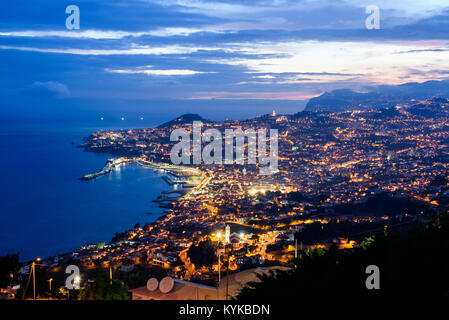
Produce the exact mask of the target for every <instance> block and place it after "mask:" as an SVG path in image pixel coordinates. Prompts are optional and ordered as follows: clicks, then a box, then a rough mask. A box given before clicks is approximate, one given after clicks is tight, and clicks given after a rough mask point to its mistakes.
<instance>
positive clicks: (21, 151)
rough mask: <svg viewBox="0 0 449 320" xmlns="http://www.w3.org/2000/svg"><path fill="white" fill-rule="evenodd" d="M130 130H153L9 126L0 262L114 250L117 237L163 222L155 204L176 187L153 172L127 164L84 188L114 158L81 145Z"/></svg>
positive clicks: (1, 140) (1, 186)
mask: <svg viewBox="0 0 449 320" xmlns="http://www.w3.org/2000/svg"><path fill="white" fill-rule="evenodd" d="M126 127H130V128H131V127H151V125H150V124H142V123H127V124H126V123H122V122H121V123H108V124H107V125H106V124H103V123H102V122H99V123H93V124H92V123H89V124H77V123H73V122H70V123H69V122H67V123H64V122H58V123H42V122H36V123H34V122H31V123H29V122H28V123H2V125H1V126H0V150H1V156H0V168H1V179H0V255H4V254H7V253H16V252H19V253H20V259H21V260H23V261H25V260H28V259H32V258H34V257H38V256H39V257H47V256H51V255H54V254H58V253H64V252H67V251H71V250H73V249H74V248H76V247H78V246H80V245H84V244H87V243H95V242H97V241H106V242H108V241H109V240H110V239H111V238H112V237H113V235H114V233H115V232H122V231H125V230H128V229H130V228H132V227H133V226H134V225H135V224H136V223H137V222H139V223H140V224H141V225H143V224H145V223H147V222H152V221H154V220H155V219H157V217H159V216H160V214H162V209H160V208H159V207H158V206H157V205H156V204H155V203H153V202H151V200H153V199H155V198H157V196H159V195H160V193H161V192H162V191H166V190H170V189H172V187H170V186H168V185H167V184H166V183H165V182H164V181H163V180H162V179H161V177H162V174H161V173H159V172H156V171H154V170H152V169H149V168H143V167H140V166H138V165H135V164H128V165H125V166H121V167H120V169H119V170H115V171H113V172H111V173H109V174H107V175H104V176H102V177H100V178H97V179H95V180H91V181H80V180H78V178H79V177H81V176H83V175H85V174H87V173H90V172H94V171H97V170H98V169H100V168H102V167H103V165H104V163H105V162H106V160H107V159H108V158H111V157H113V156H111V155H108V154H98V153H90V152H85V151H83V150H82V149H80V148H76V145H78V144H80V143H81V142H82V139H83V138H84V137H86V136H88V135H89V134H91V133H92V132H95V131H98V130H100V129H111V128H126ZM72 142H73V143H74V144H72ZM146 212H152V213H153V214H152V215H147V214H145V213H146Z"/></svg>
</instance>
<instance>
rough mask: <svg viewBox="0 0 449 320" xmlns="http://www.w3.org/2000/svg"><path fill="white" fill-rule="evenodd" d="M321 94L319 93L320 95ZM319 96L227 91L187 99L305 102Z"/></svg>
mask: <svg viewBox="0 0 449 320" xmlns="http://www.w3.org/2000/svg"><path fill="white" fill-rule="evenodd" d="M320 94H321V93H320ZM320 94H316V93H310V92H302V91H274V92H267V91H263V92H261V91H251V92H228V91H207V92H196V93H194V94H193V95H192V96H191V97H190V98H189V99H198V100H210V99H222V100H247V99H263V100H306V99H310V98H313V97H316V96H319V95H320Z"/></svg>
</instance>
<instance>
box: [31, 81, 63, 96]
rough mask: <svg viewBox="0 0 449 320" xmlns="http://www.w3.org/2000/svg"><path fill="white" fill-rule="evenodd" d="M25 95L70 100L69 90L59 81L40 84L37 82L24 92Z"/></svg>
mask: <svg viewBox="0 0 449 320" xmlns="http://www.w3.org/2000/svg"><path fill="white" fill-rule="evenodd" d="M22 93H23V94H25V95H28V96H36V97H51V98H61V99H62V98H68V97H70V91H69V88H67V86H66V85H65V84H63V83H60V82H57V81H47V82H40V81H36V82H34V83H33V84H32V85H30V86H28V87H27V88H25V89H24V90H23V91H22Z"/></svg>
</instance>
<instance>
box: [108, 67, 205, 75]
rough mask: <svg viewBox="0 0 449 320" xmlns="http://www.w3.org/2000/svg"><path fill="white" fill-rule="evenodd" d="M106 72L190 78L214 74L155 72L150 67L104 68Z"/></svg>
mask: <svg viewBox="0 0 449 320" xmlns="http://www.w3.org/2000/svg"><path fill="white" fill-rule="evenodd" d="M105 71H106V72H110V73H121V74H146V75H151V76H190V75H194V74H202V73H214V72H202V71H195V70H188V69H164V70H157V69H152V67H151V66H145V67H137V68H135V69H108V68H106V70H105Z"/></svg>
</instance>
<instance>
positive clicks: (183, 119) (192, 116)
mask: <svg viewBox="0 0 449 320" xmlns="http://www.w3.org/2000/svg"><path fill="white" fill-rule="evenodd" d="M193 121H201V122H203V123H211V122H212V121H210V120H207V119H204V118H203V117H201V116H200V115H198V114H196V113H186V114H183V115H182V116H180V117H178V118H176V119H173V120H171V121H168V122H166V123H163V124H161V125H160V126H159V127H158V128H165V127H171V126H173V125H180V124H185V123H190V124H192V122H193Z"/></svg>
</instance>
